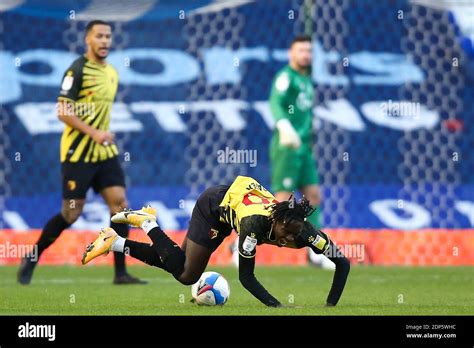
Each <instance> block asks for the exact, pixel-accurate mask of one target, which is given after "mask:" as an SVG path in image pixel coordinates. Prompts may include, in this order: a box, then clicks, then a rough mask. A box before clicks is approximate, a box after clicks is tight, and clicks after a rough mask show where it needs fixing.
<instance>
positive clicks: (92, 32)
mask: <svg viewBox="0 0 474 348" xmlns="http://www.w3.org/2000/svg"><path fill="white" fill-rule="evenodd" d="M85 42H86V45H87V52H86V54H85V55H83V56H81V57H79V58H78V59H76V60H75V61H74V62H73V63H72V65H71V66H70V67H69V68H68V69H67V71H66V73H65V74H64V78H63V82H62V85H61V92H60V94H59V97H58V117H59V119H60V120H61V121H62V122H64V123H65V127H64V132H63V135H62V137H61V151H60V152H61V154H60V156H61V171H62V192H63V201H62V209H61V212H60V213H58V214H56V215H55V216H53V217H52V218H51V219H49V221H48V222H47V223H46V225H45V227H44V229H43V231H42V233H41V236H40V238H39V240H38V241H37V243H36V245H35V247H37V251H38V258H39V256H41V254H42V253H43V251H44V250H46V248H48V247H49V246H50V245H51V244H53V243H54V241H55V240H56V239H57V238H58V237H59V235H60V234H61V232H62V231H63V230H65V229H66V228H68V227H69V226H71V225H72V224H73V223H74V222H75V221H76V220H77V219H78V218H79V216H80V215H81V213H82V210H83V207H84V203H85V198H86V192H87V190H88V189H89V188H90V187H92V188H93V189H94V191H95V192H97V193H100V194H101V195H102V197H103V198H104V200H105V202H106V204H107V205H108V207H109V209H110V213H111V214H115V213H117V212H119V211H122V210H123V209H124V208H126V207H127V199H126V196H125V177H124V173H123V171H122V168H121V166H120V162H119V159H118V149H117V146H116V145H115V144H114V134H113V133H111V132H109V130H108V129H109V123H110V112H111V110H112V105H113V102H114V99H115V95H116V92H117V87H118V73H117V71H116V70H115V68H114V67H113V66H112V65H110V64H109V63H107V62H106V58H107V56H108V54H109V50H110V47H111V44H112V28H111V26H110V24H108V23H107V22H104V21H100V20H94V21H91V22H89V23H88V24H87V26H86V36H85ZM111 227H113V228H114V229H115V231H117V233H118V234H119V235H120V236H123V237H127V236H128V226H126V225H121V224H115V223H111ZM38 258H36V257H35V258H32V255H26V256H25V257H24V258H23V260H22V263H21V266H20V269H19V271H18V282H19V283H21V284H29V283H30V282H31V278H32V276H33V270H34V268H35V266H36V264H37V263H38ZM114 261H115V278H114V284H143V283H146V282H145V281H142V280H140V279H137V278H134V277H132V276H131V275H130V274H128V273H127V271H126V267H125V255H124V254H122V253H115V254H114Z"/></svg>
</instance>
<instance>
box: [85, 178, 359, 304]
mask: <svg viewBox="0 0 474 348" xmlns="http://www.w3.org/2000/svg"><path fill="white" fill-rule="evenodd" d="M313 210H314V209H313V208H312V207H311V206H310V205H309V202H308V201H307V200H306V199H304V198H303V199H302V200H300V201H299V202H298V201H296V200H295V199H294V198H293V197H291V198H290V200H286V201H282V202H278V201H277V200H276V199H275V197H274V196H273V195H272V194H271V193H270V192H269V191H267V190H266V189H265V188H264V187H263V186H262V185H260V184H259V183H258V182H257V181H256V180H255V179H253V178H250V177H245V176H238V177H237V178H236V179H235V181H234V182H233V183H232V185H230V186H224V185H221V186H215V187H211V188H208V189H207V190H206V191H204V192H203V193H202V194H201V196H200V197H199V198H198V200H197V202H196V206H195V207H194V210H193V213H192V217H191V221H190V223H189V229H188V231H187V234H186V237H185V239H184V242H183V245H182V246H181V248H180V247H179V246H178V245H177V244H175V243H174V242H173V241H172V240H171V239H170V238H169V237H168V236H167V235H166V234H165V233H164V232H163V231H162V230H161V228H160V227H159V226H158V224H157V223H156V211H155V209H153V208H151V207H144V208H142V209H141V210H137V211H124V212H120V213H118V214H116V215H114V216H113V217H112V221H115V222H117V223H125V224H130V225H132V226H135V227H141V228H142V229H143V230H144V231H145V232H146V233H147V235H148V237H149V238H150V240H151V241H152V242H153V244H151V245H150V244H148V243H139V242H136V241H131V240H128V239H125V238H122V237H120V236H118V235H117V233H116V232H115V231H114V230H113V229H112V228H106V229H103V230H102V231H101V232H100V233H99V237H98V238H97V239H96V240H95V241H94V242H93V243H91V244H90V245H89V246H88V247H87V248H86V252H85V253H84V255H83V258H82V263H83V264H86V263H88V262H90V261H91V260H93V259H94V258H96V257H98V256H100V255H104V254H107V253H108V252H110V251H116V252H122V253H127V254H129V255H130V256H132V257H134V258H136V259H138V260H141V261H143V262H144V263H146V264H148V265H151V266H156V267H159V268H162V269H164V270H165V271H167V272H169V273H171V274H172V275H173V276H174V277H175V279H176V280H178V281H179V282H180V283H182V284H184V285H191V284H194V283H195V282H197V281H198V279H199V278H200V276H201V275H202V273H203V272H204V270H205V269H206V266H207V264H208V262H209V259H210V257H211V255H212V253H213V252H214V251H215V250H216V249H217V248H218V247H219V245H220V244H221V243H222V241H223V240H224V239H225V238H226V237H227V236H229V235H230V233H231V231H232V230H235V231H236V232H237V234H238V236H239V237H238V252H239V279H240V282H241V283H242V285H243V286H244V287H245V288H246V289H247V290H248V291H249V292H250V293H251V294H252V295H253V296H254V297H256V298H257V299H258V300H260V301H261V302H262V303H264V304H265V305H266V306H270V307H281V306H282V305H281V303H280V301H278V300H277V299H276V298H275V297H273V296H272V295H271V294H270V293H269V292H268V291H267V290H266V289H265V288H264V287H263V286H262V285H261V284H260V283H259V281H258V280H257V278H256V277H255V274H254V269H255V255H256V252H257V246H258V245H261V244H272V245H276V246H278V247H288V248H297V249H299V248H303V247H308V248H311V249H312V250H313V251H314V252H315V253H317V254H322V253H324V254H325V255H326V256H328V257H329V259H330V260H331V261H332V262H334V263H335V265H336V270H335V273H334V278H333V281H332V286H331V289H330V291H329V294H328V297H327V299H326V305H327V306H335V305H336V304H337V303H338V301H339V299H340V297H341V294H342V292H343V290H344V287H345V284H346V280H347V277H348V275H349V270H350V263H349V260H348V259H347V258H346V257H345V256H344V254H343V253H342V252H341V251H340V249H339V248H338V247H337V246H336V245H335V244H334V243H333V242H332V241H331V240H330V239H329V237H328V236H327V235H326V234H325V233H324V232H322V231H320V230H318V229H316V228H315V227H314V226H313V225H312V224H311V223H310V222H308V221H306V219H307V217H309V216H311V213H312V212H313Z"/></svg>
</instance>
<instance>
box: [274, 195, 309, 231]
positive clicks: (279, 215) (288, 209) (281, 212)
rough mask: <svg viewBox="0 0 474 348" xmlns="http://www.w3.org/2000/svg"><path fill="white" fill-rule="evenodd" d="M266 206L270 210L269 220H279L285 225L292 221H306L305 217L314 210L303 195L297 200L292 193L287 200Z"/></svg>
mask: <svg viewBox="0 0 474 348" xmlns="http://www.w3.org/2000/svg"><path fill="white" fill-rule="evenodd" d="M268 208H269V209H270V210H271V214H270V216H269V219H270V221H271V222H281V223H283V224H285V225H286V224H288V223H290V222H292V221H297V222H303V221H306V218H307V217H308V216H310V215H311V214H312V213H314V211H315V210H316V208H313V207H312V206H311V204H309V201H308V200H307V199H306V198H305V197H304V196H303V198H301V199H300V200H299V201H297V200H296V199H295V196H294V195H293V194H292V195H291V196H290V198H289V199H288V200H287V201H282V202H279V203H275V204H272V205H271V206H269V207H268Z"/></svg>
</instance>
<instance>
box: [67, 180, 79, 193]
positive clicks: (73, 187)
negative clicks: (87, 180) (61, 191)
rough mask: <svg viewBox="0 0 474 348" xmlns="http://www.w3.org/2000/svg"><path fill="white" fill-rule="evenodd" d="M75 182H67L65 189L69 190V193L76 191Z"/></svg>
mask: <svg viewBox="0 0 474 348" xmlns="http://www.w3.org/2000/svg"><path fill="white" fill-rule="evenodd" d="M76 186H77V185H76V182H75V181H74V180H69V181H68V182H67V188H68V189H69V191H74V190H75V189H76Z"/></svg>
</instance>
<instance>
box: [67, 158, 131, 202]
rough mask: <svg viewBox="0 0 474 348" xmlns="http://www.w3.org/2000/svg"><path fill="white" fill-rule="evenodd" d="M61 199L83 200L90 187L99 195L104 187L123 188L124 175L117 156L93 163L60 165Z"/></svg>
mask: <svg viewBox="0 0 474 348" xmlns="http://www.w3.org/2000/svg"><path fill="white" fill-rule="evenodd" d="M61 177H62V185H63V199H84V198H86V193H87V190H88V189H89V188H90V187H92V188H93V189H94V191H95V192H96V193H99V192H100V191H102V190H103V189H104V188H106V187H111V186H123V187H125V175H124V173H123V170H122V167H121V166H120V162H119V160H118V156H115V157H113V158H109V159H107V160H105V161H101V162H95V163H84V162H75V163H72V162H63V163H61Z"/></svg>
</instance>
